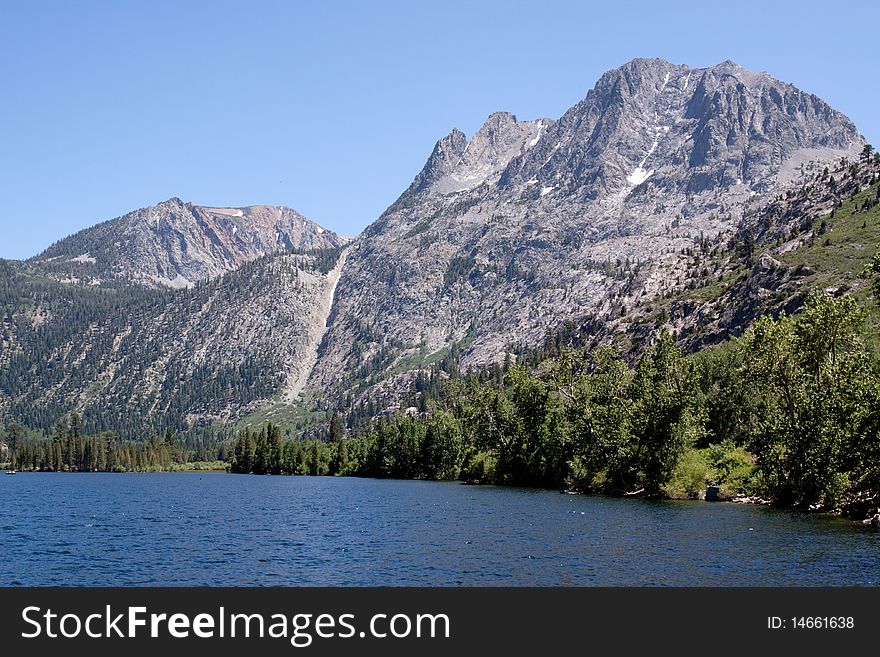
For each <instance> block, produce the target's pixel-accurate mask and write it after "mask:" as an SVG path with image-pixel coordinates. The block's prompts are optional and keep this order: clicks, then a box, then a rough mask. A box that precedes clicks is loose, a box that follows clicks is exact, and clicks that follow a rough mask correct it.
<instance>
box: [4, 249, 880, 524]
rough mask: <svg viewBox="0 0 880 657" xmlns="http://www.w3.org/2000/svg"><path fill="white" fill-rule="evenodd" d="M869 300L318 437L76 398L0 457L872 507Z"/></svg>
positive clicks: (870, 510) (442, 396) (499, 371)
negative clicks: (207, 439)
mask: <svg viewBox="0 0 880 657" xmlns="http://www.w3.org/2000/svg"><path fill="white" fill-rule="evenodd" d="M874 267H875V268H877V269H880V266H878V265H877V262H876V261H875V264H874ZM865 318H866V312H865V310H864V308H862V307H861V306H860V305H859V304H858V303H857V302H856V301H855V300H854V299H853V298H852V297H848V296H843V297H839V298H834V297H831V296H828V295H818V294H817V295H813V296H810V297H809V298H808V299H807V300H806V303H805V305H804V307H803V309H802V311H801V312H800V313H798V314H797V315H793V316H786V315H781V316H779V317H776V318H773V317H762V318H761V319H759V320H757V321H756V322H755V323H754V324H753V325H752V326H751V327H750V328H749V329H748V330H747V331H746V333H745V334H744V335H743V336H742V337H740V338H737V339H735V340H732V341H730V342H727V343H725V344H722V345H719V346H717V347H712V348H708V349H704V350H703V351H701V352H698V353H695V354H692V355H687V356H686V355H685V354H683V353H682V351H681V350H679V349H678V348H676V346H675V344H674V340H673V337H672V336H671V335H670V334H669V333H666V332H663V333H661V334H660V336H659V338H658V340H657V341H656V343H655V344H654V345H653V346H652V347H650V348H649V349H648V350H647V351H646V352H645V353H644V354H643V355H642V356H641V357H640V358H639V359H638V360H637V361H636V362H635V363H632V364H630V363H628V362H627V361H625V360H624V359H623V358H622V356H621V354H620V353H617V352H615V351H613V350H611V349H604V350H599V351H596V352H591V353H587V352H584V351H579V350H575V349H564V350H561V351H560V352H559V353H558V354H557V355H556V356H555V357H553V358H549V359H546V360H544V361H542V362H540V363H538V364H537V366H536V367H533V368H526V367H524V366H522V365H505V366H504V367H500V366H495V367H493V368H488V369H486V370H481V371H479V372H472V373H469V374H466V375H461V376H457V377H454V378H451V379H449V380H446V381H444V382H443V383H442V384H441V385H438V386H436V387H435V388H434V390H433V391H432V392H428V391H427V390H425V391H423V392H422V393H421V395H420V404H421V408H410V409H407V412H402V413H400V414H399V415H397V416H396V417H391V418H387V417H380V418H378V419H377V420H375V421H373V422H370V423H368V424H367V425H366V427H365V428H362V429H360V430H356V431H353V432H349V431H348V430H347V428H346V427H345V426H344V424H343V422H342V421H341V419H340V417H339V415H334V416H333V417H332V419H331V421H330V423H329V427H328V429H327V430H326V432H325V435H324V437H323V438H322V439H315V438H312V439H288V438H284V437H283V436H282V430H281V428H280V427H278V426H276V425H273V424H271V423H269V424H267V425H266V426H264V427H262V428H260V429H258V430H251V429H250V428H246V429H244V430H242V431H240V432H239V433H238V435H237V436H235V437H234V438H233V439H232V440H231V441H222V442H220V443H218V444H217V445H215V446H214V447H213V449H212V448H210V447H205V446H204V445H202V446H201V447H200V450H199V452H198V458H193V455H194V454H195V452H194V451H193V450H191V449H189V450H188V449H186V448H185V446H183V445H180V444H177V442H176V438H175V436H174V435H173V434H171V433H170V432H169V433H168V434H166V436H165V438H164V439H158V438H155V437H154V438H151V439H150V440H148V441H144V442H125V443H121V442H118V441H116V440H115V438H113V436H112V434H102V435H99V436H82V435H81V430H80V428H79V425H80V421H79V418H78V417H77V416H76V414H72V415H71V417H70V419H69V420H67V419H66V420H64V421H62V422H59V425H58V426H57V427H56V430H55V432H54V434H53V436H52V437H51V438H35V437H33V436H32V435H27V434H26V433H25V432H23V431H22V430H21V429H20V428H19V429H18V430H17V431H12V430H11V429H7V436H6V446H7V454H8V458H7V459H6V460H8V461H9V464H10V465H11V467H15V468H18V469H21V470H34V471H117V472H131V471H157V470H171V469H183V468H182V464H185V463H187V462H189V461H195V460H198V461H215V462H216V461H222V462H226V463H228V469H229V470H230V471H231V472H235V473H253V474H301V475H337V476H363V477H388V478H400V479H434V480H462V481H465V482H467V483H483V484H495V485H511V486H532V487H543V488H551V489H559V490H563V491H567V492H573V493H602V494H617V495H630V496H643V497H649V498H671V499H705V498H707V497H708V499H710V500H713V499H717V500H731V501H740V502H752V503H759V502H766V503H772V504H774V505H777V506H782V507H788V508H795V509H803V510H810V511H820V512H826V513H837V514H841V515H844V516H846V517H850V518H853V519H857V520H861V521H863V522H866V523H872V524H875V525H880V370H878V359H877V355H876V353H875V351H874V348H873V342H872V340H870V339H869V337H870V336H869V333H868V331H867V330H866V325H865ZM13 433H15V434H16V435H12V434H13ZM213 465H215V466H217V465H219V464H217V463H214V464H213ZM707 493H708V495H707Z"/></svg>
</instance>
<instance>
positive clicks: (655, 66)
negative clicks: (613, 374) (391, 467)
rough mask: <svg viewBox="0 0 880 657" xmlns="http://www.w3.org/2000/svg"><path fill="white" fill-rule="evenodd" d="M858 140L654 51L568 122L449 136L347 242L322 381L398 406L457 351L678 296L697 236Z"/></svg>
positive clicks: (759, 90) (718, 73)
mask: <svg viewBox="0 0 880 657" xmlns="http://www.w3.org/2000/svg"><path fill="white" fill-rule="evenodd" d="M863 146H864V140H863V138H862V137H861V135H860V134H859V132H858V130H857V129H856V128H855V126H854V125H853V124H852V122H851V121H850V120H849V119H847V118H846V117H845V116H844V115H842V114H840V113H839V112H837V111H835V110H834V109H832V108H831V107H829V106H828V105H827V104H826V103H825V102H823V101H822V100H821V99H819V98H817V97H816V96H813V95H810V94H807V93H804V92H801V91H799V90H798V89H796V88H795V87H793V86H791V85H788V84H784V83H782V82H779V81H777V80H775V79H773V78H772V77H771V76H770V75H768V74H766V73H754V72H751V71H747V70H745V69H743V68H741V67H740V66H738V65H736V64H734V63H732V62H724V63H722V64H719V65H718V66H714V67H711V68H705V69H692V68H689V67H688V66H683V65H675V64H671V63H669V62H666V61H663V60H658V59H653V60H647V59H637V60H633V61H632V62H629V63H628V64H626V65H624V66H622V67H621V68H619V69H616V70H613V71H610V72H608V73H606V74H605V75H603V76H602V77H601V79H600V80H599V81H598V82H597V84H596V86H595V87H594V88H593V89H592V90H590V91H589V92H588V93H587V95H586V97H585V98H584V100H582V101H581V102H580V103H578V104H577V105H575V106H574V107H572V108H571V109H570V110H568V111H567V112H566V113H565V114H564V115H563V116H562V117H561V118H560V119H559V120H557V121H551V120H547V119H542V120H538V121H520V120H518V119H517V118H516V117H514V116H513V115H511V114H505V113H497V114H493V115H491V116H490V117H489V119H488V120H487V121H486V123H485V124H484V125H483V127H482V128H480V130H479V131H478V132H477V134H476V135H475V136H474V137H473V138H472V139H471V140H469V141H468V140H467V138H466V137H465V135H463V134H462V133H461V132H460V131H458V130H453V131H452V132H451V133H450V134H449V135H448V136H446V137H444V138H443V139H441V140H440V141H438V142H437V145H436V146H435V147H434V150H433V152H432V153H431V155H430V157H429V159H428V161H427V163H426V164H425V167H424V168H423V169H422V171H421V172H420V173H419V174H418V175H417V176H416V178H415V180H414V181H413V183H412V184H411V185H410V187H409V188H408V189H407V190H406V191H405V192H404V193H403V194H402V195H401V196H400V198H399V199H398V200H397V201H395V203H394V204H392V205H391V207H390V208H389V209H388V210H387V211H386V212H385V213H383V215H382V216H381V217H379V219H378V220H377V221H376V222H374V223H373V224H372V225H371V226H369V227H368V228H367V229H366V230H365V231H364V233H363V234H362V235H361V236H360V237H359V238H358V239H357V240H356V241H355V242H354V244H353V245H352V246H351V248H350V255H349V258H348V262H347V265H346V267H345V269H344V271H343V273H342V277H341V279H340V282H339V287H338V291H337V295H336V305H335V308H334V311H333V321H332V322H331V325H330V328H329V331H328V333H327V337H326V339H325V341H324V343H323V345H322V348H321V358H320V359H319V361H318V364H317V367H316V368H315V369H314V372H313V375H312V378H311V380H310V384H309V385H310V386H311V387H312V388H314V389H315V390H318V391H326V390H333V393H332V394H333V395H334V396H336V397H339V396H340V395H354V396H355V398H358V397H360V398H363V395H364V392H365V391H367V390H372V391H373V393H376V392H377V391H378V392H379V393H382V394H384V393H389V392H390V393H391V395H390V402H389V403H391V405H392V406H393V405H394V403H395V397H394V395H393V393H394V391H395V390H399V389H401V388H402V387H405V386H406V385H407V381H408V380H410V379H411V378H412V373H413V372H415V371H417V370H418V369H420V368H423V367H425V366H428V365H430V364H431V363H434V362H436V361H438V360H440V359H442V358H444V357H445V356H446V355H447V354H448V353H449V351H450V350H451V349H454V350H455V351H456V352H457V353H460V356H461V362H462V364H463V365H464V366H473V365H478V364H485V363H491V362H500V361H502V360H504V359H505V358H509V357H510V356H509V354H510V352H511V350H512V349H513V346H514V345H521V344H524V345H536V344H540V343H541V341H542V340H543V339H544V337H545V335H546V334H547V333H548V331H553V330H555V329H556V328H557V327H559V326H560V325H562V324H564V323H565V322H570V321H574V322H578V323H582V324H585V323H591V324H593V325H596V324H597V323H601V322H603V321H608V320H609V319H610V318H611V315H612V314H613V313H615V312H618V313H619V311H620V308H619V304H618V299H620V298H621V297H624V296H627V297H635V298H642V297H645V298H646V299H650V298H656V297H658V296H661V295H666V294H670V293H672V292H673V291H675V290H677V289H680V287H681V285H682V281H683V280H685V279H686V278H687V276H686V274H687V272H688V268H689V263H688V257H689V256H687V255H686V254H687V251H688V250H690V249H692V248H693V247H694V245H695V243H697V242H699V241H701V240H703V241H705V240H716V239H718V238H719V236H722V235H725V234H729V233H732V232H733V231H734V230H735V229H736V228H737V226H738V225H739V224H740V222H741V221H742V219H743V217H744V216H745V215H746V214H747V213H749V212H752V211H754V210H755V209H756V208H758V207H761V206H762V204H765V203H766V202H767V201H768V199H771V198H772V197H773V195H774V194H777V193H778V192H779V191H780V190H783V189H787V188H788V187H789V186H791V185H794V184H795V183H796V182H797V181H798V180H802V179H803V178H804V176H809V175H811V174H812V173H814V172H815V171H817V170H821V169H822V167H824V166H825V165H826V164H830V163H834V162H836V161H837V160H839V159H840V158H844V157H847V158H853V157H856V156H857V155H858V153H859V152H860V151H861V150H862V148H863ZM408 373H409V374H408ZM389 381H390V383H389ZM395 381H396V382H395ZM378 384H381V385H379V387H376V386H377V385H378Z"/></svg>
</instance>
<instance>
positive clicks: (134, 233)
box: [32, 198, 346, 288]
mask: <svg viewBox="0 0 880 657" xmlns="http://www.w3.org/2000/svg"><path fill="white" fill-rule="evenodd" d="M345 242H346V240H345V239H343V238H341V237H339V236H338V235H337V234H336V233H334V232H332V231H329V230H325V229H324V228H321V227H320V226H318V225H317V224H315V223H314V222H312V221H309V220H308V219H306V218H305V217H303V216H302V215H301V214H299V213H298V212H296V211H295V210H292V209H290V208H287V207H271V206H267V205H254V206H250V207H245V208H214V207H204V206H198V205H193V204H192V203H184V202H183V201H181V200H180V199H179V198H172V199H169V200H167V201H164V202H162V203H159V204H158V205H155V206H152V207H149V208H143V209H141V210H136V211H134V212H131V213H129V214H126V215H124V216H122V217H119V218H117V219H112V220H110V221H107V222H104V223H102V224H98V225H97V226H94V227H92V228H87V229H85V230H83V231H81V232H79V233H77V234H75V235H72V236H70V237H68V238H66V239H64V240H61V241H60V242H58V243H56V244H54V245H52V246H51V247H49V248H48V249H47V250H46V251H45V252H43V253H42V254H40V255H39V256H37V257H36V258H34V259H32V263H33V264H34V265H36V266H38V267H42V268H43V269H44V270H46V271H50V272H53V273H54V274H56V275H57V276H59V277H62V279H64V280H67V281H71V282H86V283H91V284H96V283H98V284H99V283H103V282H107V281H112V280H123V281H134V282H139V283H142V284H147V285H164V286H168V287H174V288H181V287H190V286H192V285H193V284H194V283H195V282H197V281H200V280H206V279H212V278H216V277H217V276H219V275H220V274H223V273H225V272H229V271H233V270H235V269H236V268H238V267H239V266H241V265H242V264H244V263H245V262H250V261H251V260H254V259H256V258H259V257H261V256H264V255H268V254H272V253H283V252H287V251H291V250H294V249H295V250H311V249H327V248H336V247H339V246H342V245H343V244H345Z"/></svg>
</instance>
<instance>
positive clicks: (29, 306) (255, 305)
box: [0, 199, 347, 437]
mask: <svg viewBox="0 0 880 657" xmlns="http://www.w3.org/2000/svg"><path fill="white" fill-rule="evenodd" d="M346 242H347V240H346V239H344V238H341V237H339V236H338V235H336V234H335V233H333V232H332V231H328V230H325V229H323V228H321V227H320V226H318V225H317V224H315V223H313V222H311V221H308V220H306V219H304V218H303V217H302V215H300V214H299V213H297V212H295V211H293V210H291V209H289V208H273V207H268V206H251V207H247V208H239V209H226V208H206V207H201V206H196V205H193V204H190V203H184V202H182V201H180V200H179V199H171V200H169V201H166V202H164V203H160V204H159V205H157V206H154V207H151V208H146V209H142V210H138V211H135V212H132V213H130V214H127V215H125V216H123V217H120V218H118V219H114V220H112V221H108V222H105V223H102V224H99V225H97V226H95V227H94V228H90V229H87V230H84V231H81V232H80V233H77V234H76V235H73V236H72V237H69V238H67V239H64V240H62V241H60V242H58V243H57V244H55V245H53V246H52V247H50V248H49V249H48V250H47V251H46V252H45V253H43V254H41V255H39V256H37V257H36V258H33V259H31V260H29V261H25V262H16V261H0V311H2V315H0V320H2V321H0V415H5V416H7V417H15V418H17V419H19V420H20V421H23V422H24V423H25V424H27V425H29V426H33V427H40V428H43V429H48V428H51V427H52V425H53V424H54V422H55V421H56V419H57V418H59V417H60V416H61V415H63V414H64V413H67V412H69V411H70V410H71V409H76V410H78V411H80V413H81V414H82V415H83V420H84V426H85V428H86V429H87V430H91V431H98V430H103V429H105V428H112V429H114V430H116V431H117V432H118V433H120V434H121V435H122V436H123V437H143V436H145V435H147V434H149V433H150V432H156V433H159V432H161V431H162V430H164V429H165V428H167V427H172V428H186V427H190V428H191V427H200V426H202V427H204V426H208V425H210V424H212V423H215V422H225V421H227V420H229V419H235V418H238V417H241V416H242V415H245V414H247V413H249V412H253V411H256V410H258V409H260V408H262V407H263V406H264V405H265V403H266V402H267V400H269V399H271V398H277V399H278V400H283V401H285V402H287V403H293V402H295V401H297V400H298V399H299V398H300V395H301V393H302V390H303V386H304V382H305V378H306V377H307V376H308V373H309V369H310V368H311V364H312V362H313V361H314V359H315V354H316V352H317V348H318V345H319V344H320V341H321V339H322V337H323V333H324V328H325V323H326V320H327V316H328V314H329V312H330V306H331V303H332V298H333V289H334V288H335V285H336V281H337V280H338V276H339V268H340V267H341V265H342V263H343V262H344V258H345V256H344V254H343V248H342V247H343V246H344V245H345V243H346ZM74 254H77V255H74Z"/></svg>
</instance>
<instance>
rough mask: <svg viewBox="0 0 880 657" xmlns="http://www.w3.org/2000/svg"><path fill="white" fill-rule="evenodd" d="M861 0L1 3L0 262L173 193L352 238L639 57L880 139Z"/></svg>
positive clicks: (870, 10) (866, 9)
mask: <svg viewBox="0 0 880 657" xmlns="http://www.w3.org/2000/svg"><path fill="white" fill-rule="evenodd" d="M878 19H880V8H878V6H877V5H875V4H873V3H867V2H837V3H832V4H829V3H827V2H821V3H820V2H808V1H804V0H801V1H800V2H777V3H768V2H766V1H764V2H752V1H751V0H747V1H740V2H736V3H718V5H717V7H710V5H709V4H708V3H706V2H705V1H703V2H663V3H659V2H605V3H601V4H600V3H585V2H561V1H557V0H547V1H545V2H542V3H540V4H536V3H527V2H511V1H510V0H506V1H503V2H502V1H487V2H479V3H474V2H458V1H452V2H444V3H412V2H371V3H357V2H323V3H309V4H306V3H294V2H256V3H240V2H217V1H214V2H186V3H179V2H163V1H154V2H150V3H139V4H135V3H117V2H98V1H96V2H90V3H67V2H61V1H57V2H48V1H47V2H41V3H32V2H24V1H19V0H5V1H4V2H3V3H2V5H0V89H2V93H0V99H2V102H0V126H2V129H0V199H2V201H3V212H2V214H0V236H2V237H0V257H7V258H23V257H28V256H31V255H34V254H36V253H37V252H39V251H41V250H42V249H44V248H45V247H46V246H48V245H49V244H50V243H52V242H53V241H55V240H57V239H60V238H61V237H63V236H65V235H67V234H69V233H72V232H74V231H76V230H78V229H80V228H83V227H86V226H89V225H92V224H94V223H97V222H98V221H101V220H105V219H109V218H112V217H116V216H119V215H122V214H124V213H126V212H128V211H130V210H133V209H135V208H138V207H144V206H147V205H151V204H155V203H157V202H159V201H162V200H164V199H167V198H169V197H171V196H179V197H181V198H183V199H185V200H190V201H193V202H195V203H201V204H206V205H215V206H217V205H224V206H244V205H250V204H257V203H264V204H273V205H288V206H291V207H293V208H296V209H297V210H299V211H300V212H302V213H303V214H305V215H306V216H308V217H309V218H311V219H313V220H315V221H317V222H318V223H320V224H322V225H324V226H326V227H327V228H330V229H332V230H335V231H337V232H338V233H340V234H343V235H353V234H356V233H358V232H359V231H360V230H361V229H362V228H363V227H364V226H366V225H367V224H368V223H370V222H371V221H372V220H374V219H375V218H376V217H377V216H378V215H379V214H380V213H381V212H382V211H383V210H384V209H385V208H386V207H387V206H388V205H389V204H390V203H391V202H392V201H393V200H394V199H395V198H396V197H397V196H398V195H399V194H400V193H401V192H402V191H403V190H404V189H405V188H406V187H407V186H408V185H409V183H410V182H411V181H412V179H413V177H414V176H415V174H416V173H417V172H418V171H419V169H420V168H421V166H422V165H423V163H424V161H425V159H426V158H427V156H428V155H429V154H430V152H431V149H432V147H433V145H434V142H435V141H436V140H437V139H438V138H440V137H442V136H443V135H445V134H447V133H448V132H449V131H450V129H451V128H452V127H458V128H460V129H461V130H463V131H464V132H465V133H466V134H467V135H468V136H471V135H472V134H473V133H474V132H475V131H476V130H477V129H478V128H479V126H480V125H481V124H482V123H483V121H484V120H485V119H486V117H487V116H488V115H489V114H490V113H492V112H494V111H497V110H505V111H510V112H513V113H515V114H516V115H517V116H518V117H519V118H520V119H536V118H541V117H551V118H558V117H559V116H560V115H561V114H562V112H563V111H564V110H565V109H566V108H568V107H569V106H571V105H573V104H574V103H576V102H577V101H578V100H580V99H581V98H583V97H584V95H585V94H586V92H587V91H588V90H589V89H590V88H591V87H592V86H593V85H594V83H595V82H596V80H597V79H598V78H599V76H600V75H601V74H602V73H603V72H605V71H606V70H609V69H612V68H615V67H617V66H620V65H621V64H623V63H624V62H626V61H628V60H630V59H632V58H634V57H663V58H665V59H668V60H670V61H672V62H676V63H686V64H689V65H691V66H695V67H702V66H710V65H713V64H717V63H719V62H721V61H723V60H726V59H732V60H734V61H736V62H737V63H739V64H740V65H742V66H744V67H745V68H748V69H753V70H759V71H760V70H766V71H768V72H770V73H771V74H772V75H773V76H774V77H776V78H778V79H780V80H783V81H785V82H791V83H792V84H795V85H796V86H797V87H799V88H800V89H802V90H804V91H807V92H811V93H815V94H817V95H818V96H820V97H822V98H823V99H824V100H826V101H827V102H828V103H829V104H830V105H831V106H833V107H834V108H835V109H838V110H840V111H842V112H844V113H845V114H847V115H848V116H849V117H850V118H851V119H852V120H853V121H854V122H855V123H856V125H857V126H858V127H859V128H860V130H861V131H862V132H863V134H864V135H865V137H866V138H867V139H868V141H872V142H873V143H875V144H877V143H878V142H880V115H878V114H877V112H876V108H877V107H878V105H880V89H878V88H877V86H876V85H875V84H873V81H874V80H875V78H876V70H875V69H876V56H875V53H874V52H873V46H872V38H871V33H870V31H869V27H870V26H872V25H876V24H877V21H878Z"/></svg>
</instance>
